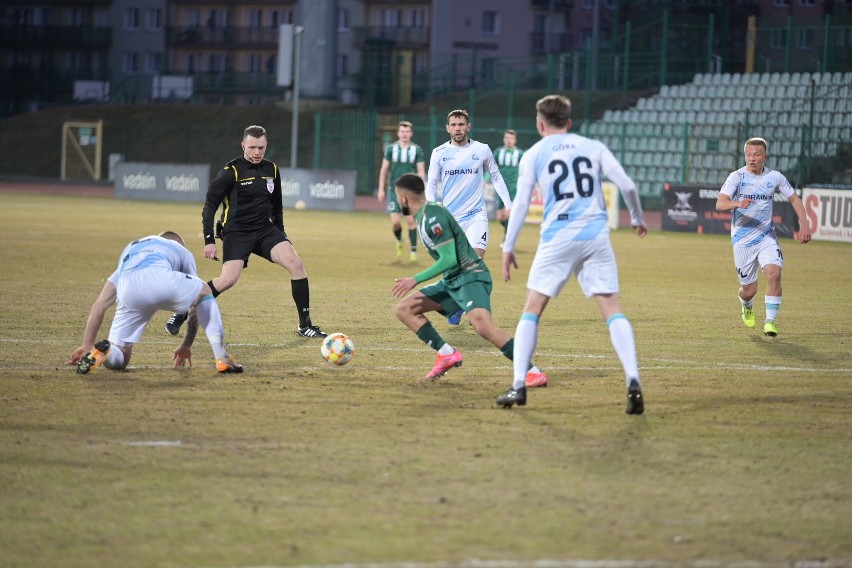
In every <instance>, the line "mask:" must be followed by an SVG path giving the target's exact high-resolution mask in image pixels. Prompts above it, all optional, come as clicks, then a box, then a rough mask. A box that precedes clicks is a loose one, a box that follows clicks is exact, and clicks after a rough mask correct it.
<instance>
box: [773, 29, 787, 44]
mask: <svg viewBox="0 0 852 568" xmlns="http://www.w3.org/2000/svg"><path fill="white" fill-rule="evenodd" d="M769 47H771V48H772V49H784V48H786V47H787V30H779V29H775V30H772V31H771V32H770V34H769Z"/></svg>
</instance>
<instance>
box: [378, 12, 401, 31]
mask: <svg viewBox="0 0 852 568" xmlns="http://www.w3.org/2000/svg"><path fill="white" fill-rule="evenodd" d="M374 14H375V16H374V21H375V22H376V27H379V28H395V27H397V26H399V23H400V21H401V20H402V18H401V10H397V9H390V8H389V9H385V10H376V11H375V12H374Z"/></svg>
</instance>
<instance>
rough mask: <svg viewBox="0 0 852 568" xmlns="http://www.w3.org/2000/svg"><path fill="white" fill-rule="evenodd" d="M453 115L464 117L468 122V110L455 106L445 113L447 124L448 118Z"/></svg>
mask: <svg viewBox="0 0 852 568" xmlns="http://www.w3.org/2000/svg"><path fill="white" fill-rule="evenodd" d="M453 117H456V118H464V119H465V120H466V121H467V122H470V114H468V112H467V111H466V110H464V109H463V108H457V109H456V110H451V111H450V112H449V113H448V114H447V124H449V123H450V119H451V118H453Z"/></svg>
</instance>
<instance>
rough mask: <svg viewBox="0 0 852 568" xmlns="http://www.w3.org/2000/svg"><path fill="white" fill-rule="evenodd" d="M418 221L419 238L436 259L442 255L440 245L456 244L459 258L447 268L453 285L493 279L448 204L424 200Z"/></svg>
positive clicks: (452, 245) (448, 277)
mask: <svg viewBox="0 0 852 568" xmlns="http://www.w3.org/2000/svg"><path fill="white" fill-rule="evenodd" d="M415 221H416V222H417V232H418V234H419V235H420V241H421V242H422V243H423V246H424V247H425V248H426V251H427V252H428V253H429V256H431V257H432V258H433V259H435V260H436V261H437V260H438V259H439V258H440V255H439V254H438V248H440V247H444V246H447V247H455V252H456V258H457V259H458V261H457V263H456V264H455V265H454V266H451V267H449V268H448V269H446V270H445V271H444V280H447V281H448V282H450V283H453V284H459V283H460V282H459V281H461V282H465V281H471V280H487V281H488V282H490V281H491V273H490V272H489V271H488V267H487V266H486V265H485V261H484V260H482V259H481V258H479V256H478V255H477V254H476V251H475V250H473V247H472V246H471V245H470V241H468V240H467V236H465V234H464V231H463V230H462V228H461V225H459V223H458V221H456V219H455V217H453V214H452V213H450V211H449V210H448V209H447V208H446V207H444V206H443V205H441V204H439V203H434V202H429V203H425V204H424V205H423V207H421V208H420V210H419V211H418V212H417V215H416V217H415ZM427 270H428V269H427ZM424 272H426V271H424ZM453 281H455V282H453Z"/></svg>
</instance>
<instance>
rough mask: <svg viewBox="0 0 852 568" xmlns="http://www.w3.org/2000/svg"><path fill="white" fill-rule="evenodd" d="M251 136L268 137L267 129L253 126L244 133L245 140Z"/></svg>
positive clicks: (248, 127)
mask: <svg viewBox="0 0 852 568" xmlns="http://www.w3.org/2000/svg"><path fill="white" fill-rule="evenodd" d="M249 136H251V137H252V138H262V137H263V136H266V129H265V128H264V127H262V126H258V125H257V124H252V125H251V126H247V127H246V129H245V130H244V131H243V140H245V139H246V138H248V137H249Z"/></svg>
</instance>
